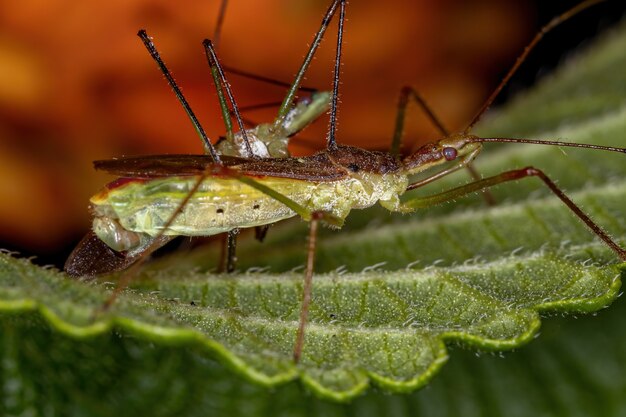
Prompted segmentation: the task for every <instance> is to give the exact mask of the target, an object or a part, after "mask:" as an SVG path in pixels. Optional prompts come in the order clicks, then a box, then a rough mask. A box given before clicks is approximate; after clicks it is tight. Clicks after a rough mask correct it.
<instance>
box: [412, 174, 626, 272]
mask: <svg viewBox="0 0 626 417" xmlns="http://www.w3.org/2000/svg"><path fill="white" fill-rule="evenodd" d="M529 177H538V178H539V179H541V180H542V181H543V183H544V184H545V185H546V186H547V187H548V188H549V189H550V191H552V193H554V194H555V195H556V196H557V197H558V198H559V199H560V200H561V201H562V202H563V203H564V204H565V205H566V206H567V207H568V208H569V209H570V210H571V211H572V212H573V213H574V214H575V215H576V216H577V217H578V218H579V219H580V220H582V221H583V223H585V224H586V225H587V227H588V228H589V229H591V231H592V232H593V233H594V234H595V235H596V236H598V237H599V238H600V239H601V240H602V241H603V242H604V243H605V244H606V245H607V246H608V247H609V248H611V250H613V252H615V253H616V254H617V256H619V258H620V259H622V260H623V261H626V250H624V249H623V248H622V247H620V245H619V244H617V243H616V242H615V241H614V240H613V239H612V238H611V237H610V236H609V235H608V233H607V232H605V231H604V230H603V229H602V228H601V227H600V226H599V225H598V224H596V223H595V222H594V221H593V220H591V218H590V217H589V216H587V214H585V212H583V211H582V210H581V209H580V207H578V206H577V205H576V203H574V202H573V201H572V200H571V199H570V198H569V197H568V196H567V195H566V194H565V193H564V192H563V191H562V190H561V189H560V188H559V187H558V186H557V185H556V184H555V183H554V181H552V180H551V179H550V178H549V177H548V176H547V175H546V174H545V173H544V172H543V171H541V170H540V169H537V168H534V167H526V168H522V169H516V170H512V171H505V172H502V173H500V174H498V175H494V176H492V177H488V178H484V179H482V180H480V181H475V182H472V183H469V184H466V185H463V186H460V187H457V188H453V189H452V190H448V191H444V192H442V193H439V194H434V195H431V196H425V197H416V198H413V199H411V200H408V201H406V202H404V203H403V206H404V207H406V208H409V209H417V208H423V207H430V206H434V205H437V204H440V203H444V202H446V201H450V200H453V199H455V198H458V197H462V196H465V195H467V194H470V193H473V192H476V191H480V190H483V189H485V188H488V187H492V186H494V185H497V184H501V183H504V182H509V181H516V180H519V179H522V178H529Z"/></svg>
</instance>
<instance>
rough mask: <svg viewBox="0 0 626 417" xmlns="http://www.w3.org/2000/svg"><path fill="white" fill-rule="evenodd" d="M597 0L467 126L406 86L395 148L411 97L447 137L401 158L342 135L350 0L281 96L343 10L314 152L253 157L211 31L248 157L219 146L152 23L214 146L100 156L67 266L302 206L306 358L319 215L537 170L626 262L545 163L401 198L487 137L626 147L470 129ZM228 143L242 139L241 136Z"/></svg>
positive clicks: (121, 264)
mask: <svg viewBox="0 0 626 417" xmlns="http://www.w3.org/2000/svg"><path fill="white" fill-rule="evenodd" d="M598 2H599V0H587V1H585V2H583V3H581V4H579V5H578V6H576V7H574V8H572V9H570V10H569V11H567V12H565V13H563V14H562V15H560V16H558V17H557V18H555V19H553V20H552V21H551V22H549V23H548V25H546V26H544V28H543V29H542V30H541V31H540V32H539V33H538V34H537V35H536V36H535V38H534V39H533V40H532V41H531V43H530V44H529V45H528V47H527V48H526V49H525V51H524V52H523V54H522V55H521V56H520V58H518V61H517V62H516V64H515V65H514V66H513V67H512V68H511V70H510V71H509V72H508V74H507V75H506V76H505V78H504V79H503V81H502V82H501V84H500V85H499V86H498V87H497V88H496V90H495V91H494V92H493V93H492V95H491V96H490V97H489V98H488V99H487V101H486V102H485V104H484V105H483V106H482V108H481V109H480V110H479V112H478V113H477V114H476V116H474V118H473V119H472V121H471V122H470V123H469V124H468V126H467V127H466V128H465V130H464V131H463V132H461V133H458V134H450V133H449V132H448V131H447V130H446V129H445V128H444V127H443V125H442V124H441V123H440V122H439V121H438V119H437V118H436V117H435V116H434V114H433V112H432V111H431V110H430V109H429V108H428V106H427V105H426V104H425V102H424V101H423V100H422V99H421V98H420V97H419V95H418V94H417V92H415V91H414V90H411V89H405V90H403V94H402V96H401V97H402V100H401V105H400V108H399V112H398V119H397V123H396V126H397V128H396V134H395V135H394V141H393V144H392V150H397V149H398V147H399V138H400V136H401V132H402V125H403V124H402V121H403V118H404V113H405V112H404V110H405V106H406V102H407V100H408V99H409V98H410V97H413V98H414V99H416V101H417V102H418V103H419V104H421V106H422V107H423V108H424V109H425V110H426V112H427V113H428V114H429V115H430V116H431V119H432V120H433V122H434V123H435V125H436V126H437V127H438V128H439V130H440V131H441V132H442V133H443V135H444V137H443V138H442V139H440V140H437V141H435V142H431V143H428V144H426V145H424V146H422V147H420V148H419V149H417V150H416V151H415V152H413V153H412V154H410V155H407V156H404V157H400V156H398V155H396V153H395V152H391V153H386V152H375V151H367V150H364V149H360V148H356V147H350V146H342V145H339V144H337V141H336V138H335V131H336V120H337V101H338V92H339V68H340V65H341V55H342V54H341V48H342V40H343V29H344V24H345V11H346V2H345V0H334V1H333V2H332V3H331V5H330V6H329V8H328V10H327V11H326V14H325V15H324V18H323V20H322V24H321V27H320V29H319V30H318V32H317V33H316V35H315V38H314V40H313V42H312V44H311V47H310V49H309V52H308V54H307V56H306V58H305V60H304V62H303V64H302V66H301V68H300V71H299V72H298V75H297V76H296V81H295V82H294V84H293V85H292V87H291V89H290V91H289V93H288V95H287V97H286V98H285V100H284V101H283V105H284V106H287V107H288V106H290V105H291V102H292V101H293V97H294V95H295V91H296V89H297V86H298V85H299V83H300V81H301V80H302V77H303V75H304V72H305V71H306V69H307V67H308V65H309V63H310V61H311V59H312V57H313V55H314V53H315V51H316V49H317V47H318V46H319V44H320V42H321V40H322V38H323V35H324V33H325V30H326V28H327V27H328V25H329V22H330V20H331V19H332V17H333V16H334V15H335V14H336V12H337V10H339V25H338V36H337V51H336V57H335V67H334V79H333V90H332V96H331V106H330V126H329V132H328V140H327V148H326V150H324V151H321V152H318V153H316V154H314V155H311V156H308V157H301V158H292V157H283V158H275V157H265V158H262V157H258V156H255V153H254V151H253V150H252V147H251V142H250V141H249V138H248V137H247V132H246V131H245V129H244V128H243V124H242V122H241V119H240V117H239V115H238V111H237V110H236V109H237V106H236V104H235V101H234V98H233V97H232V93H231V92H230V89H229V87H228V83H227V82H226V78H225V76H224V72H223V70H222V68H221V65H220V63H219V60H218V58H217V55H216V53H215V48H214V47H213V45H212V43H211V42H210V41H209V40H205V41H204V46H205V50H206V53H207V57H208V59H209V64H210V66H211V68H212V71H214V73H217V75H218V76H219V78H218V77H216V79H218V84H219V85H221V87H222V88H224V91H225V92H226V94H227V95H228V98H229V101H230V102H231V104H232V106H233V110H234V113H235V114H236V116H237V119H238V123H239V125H240V128H241V143H242V144H243V147H241V148H238V149H240V150H241V152H243V150H244V149H245V152H247V154H246V155H245V157H242V156H241V155H240V156H229V155H225V154H220V153H218V152H217V151H216V149H215V147H214V146H213V145H212V144H211V142H210V141H209V140H208V138H207V137H206V135H205V134H204V130H203V129H202V127H201V126H200V124H199V123H198V122H197V119H196V118H195V115H194V114H193V112H192V111H191V109H190V107H189V105H188V104H187V102H186V100H185V99H184V97H183V96H182V93H181V92H180V90H179V89H178V87H177V86H176V84H175V83H174V81H173V79H172V77H171V75H170V74H169V71H168V70H167V68H166V67H165V65H164V64H163V62H162V61H161V60H160V57H159V56H158V53H157V52H156V49H155V48H154V45H153V44H152V42H151V41H150V39H149V38H148V36H147V35H146V33H145V32H144V31H140V36H141V38H142V40H143V41H144V43H145V44H146V46H147V47H148V49H149V50H150V52H151V54H152V56H153V58H154V59H155V60H156V61H157V63H158V64H159V66H160V67H161V70H162V71H163V73H164V75H165V76H166V78H167V79H168V81H169V82H170V85H171V86H172V88H173V89H174V91H175V93H176V95H177V97H178V99H179V100H180V101H181V103H182V104H183V107H184V108H185V110H186V112H187V114H188V115H189V117H190V118H191V119H192V122H193V123H194V126H195V128H196V130H197V131H198V133H199V134H200V136H201V138H202V139H203V141H204V144H205V148H206V149H207V154H206V155H170V156H163V155H157V156H144V157H136V158H120V159H114V160H107V161H96V162H95V167H96V169H100V170H104V171H106V172H109V173H111V174H114V175H118V176H120V177H121V178H120V179H118V180H117V181H114V182H113V183H111V184H109V185H108V186H106V187H105V189H104V190H102V191H101V192H100V193H98V194H96V195H95V196H94V197H92V199H91V204H92V211H93V213H94V223H93V233H92V234H90V235H88V236H87V237H86V238H85V239H84V240H83V241H82V242H81V243H80V244H79V245H78V247H77V248H76V249H75V250H74V252H73V253H72V255H71V256H70V258H69V259H68V261H67V263H66V271H67V272H68V273H69V274H70V275H76V276H82V275H95V274H100V273H107V272H111V271H115V270H121V269H125V268H127V267H128V266H130V265H131V264H133V263H135V262H136V261H138V262H137V263H141V262H142V261H143V260H144V259H146V256H147V255H148V254H149V253H151V252H152V251H153V250H155V249H156V248H158V247H159V246H161V245H163V244H164V243H165V242H167V241H168V240H170V239H171V238H172V237H173V236H179V235H183V236H199V235H213V234H217V233H223V232H229V231H232V230H233V229H236V228H245V227H255V226H262V225H267V224H270V223H274V222H277V221H280V220H283V219H286V218H289V217H293V216H296V215H299V216H300V217H301V218H303V219H304V220H306V221H309V222H310V231H309V243H308V258H307V263H306V271H305V283H304V289H303V300H302V306H301V314H300V321H299V326H298V331H297V334H296V341H295V346H294V354H293V356H294V360H295V361H298V359H299V358H300V355H301V353H302V347H303V344H304V330H305V325H306V322H307V316H308V306H309V302H310V297H311V282H312V277H313V260H314V254H315V246H316V236H317V229H318V225H319V222H320V221H323V222H325V223H327V224H329V225H331V226H335V227H341V225H342V223H343V221H344V219H345V218H346V217H347V215H348V214H349V212H350V211H351V210H352V209H355V208H366V207H370V206H372V205H374V204H375V203H377V202H378V203H380V204H381V205H382V206H384V207H385V208H387V209H389V210H392V211H400V212H412V211H414V210H415V209H417V208H422V207H428V206H432V205H435V204H439V203H442V202H445V201H449V200H451V199H454V198H458V197H461V196H464V195H467V194H470V193H473V192H476V191H480V190H483V189H486V188H488V187H491V186H494V185H497V184H500V183H504V182H508V181H514V180H519V179H522V178H526V177H532V176H535V177H538V178H539V179H541V180H542V181H543V183H544V184H545V185H546V186H547V187H548V188H549V189H550V191H551V192H552V193H554V194H555V195H556V196H557V197H558V198H559V199H560V200H561V201H562V202H563V203H564V204H566V205H567V207H568V208H569V209H570V210H571V211H572V212H573V214H574V215H576V216H577V217H578V218H580V219H581V220H582V221H583V222H584V223H585V224H586V225H587V226H588V227H589V229H590V230H591V231H592V232H593V233H594V234H595V235H596V236H597V237H599V238H600V239H601V240H602V241H603V242H604V243H605V244H606V245H607V246H608V247H609V248H610V249H612V250H613V251H614V252H615V253H616V254H617V255H618V257H619V258H620V259H622V260H626V250H624V249H623V248H621V247H620V246H619V245H618V244H617V243H616V242H615V241H614V240H613V239H612V238H611V237H610V236H609V235H608V234H607V233H606V232H605V231H604V230H603V229H602V228H601V227H600V226H598V225H597V224H596V223H595V222H594V221H593V220H591V219H590V218H589V217H588V216H587V215H586V214H585V213H584V212H583V211H582V210H581V209H580V208H579V207H578V206H577V205H576V204H575V203H574V202H573V201H572V200H570V199H569V198H568V197H567V196H566V195H565V194H564V193H563V192H562V191H561V190H560V188H558V186H557V185H556V184H555V183H554V182H553V181H552V180H551V179H550V178H548V177H547V176H546V175H545V174H544V173H543V171H541V170H539V169H537V168H534V167H526V168H522V169H515V170H510V171H505V172H502V173H500V174H498V175H495V176H492V177H487V178H484V179H480V180H477V181H474V182H471V183H469V184H466V185H463V186H460V187H457V188H454V189H451V190H448V191H444V192H442V193H439V194H435V195H431V196H426V197H422V196H419V197H413V198H411V199H409V200H406V201H404V202H401V201H400V199H399V197H400V196H401V195H402V194H404V193H405V192H406V191H408V190H412V189H415V188H419V187H421V186H423V185H426V184H429V183H431V182H433V181H435V180H437V179H439V178H441V177H443V176H446V175H448V174H450V173H452V172H455V171H457V170H459V169H461V168H464V167H467V166H468V164H469V163H470V162H471V161H472V160H473V159H474V158H475V157H476V156H477V155H478V153H479V152H480V150H481V147H482V143H484V142H512V143H533V144H544V145H552V146H564V147H565V146H569V147H578V148H590V149H597V150H607V151H614V152H621V153H626V149H624V148H617V147H605V146H596V145H589V144H579V143H568V142H560V141H540V140H531V139H516V138H480V137H477V136H475V135H472V134H470V133H469V131H470V130H471V128H472V127H473V126H474V125H475V124H476V123H477V122H478V120H479V119H480V117H481V116H482V114H483V113H484V112H485V111H486V109H487V108H488V107H489V106H490V104H491V103H492V102H493V99H494V98H495V96H496V95H497V94H498V93H499V91H500V90H501V88H502V86H503V85H504V84H506V82H507V81H508V80H509V78H510V77H511V76H512V75H513V74H514V73H515V71H516V70H517V68H518V67H519V65H520V63H521V62H522V61H523V60H524V59H525V57H526V56H527V55H528V53H529V52H530V50H531V49H532V48H533V47H534V46H535V44H536V43H537V42H538V41H539V40H540V39H541V38H542V37H543V36H544V34H545V33H546V32H548V31H549V30H551V29H552V28H553V27H555V26H557V25H558V24H559V23H561V22H562V21H564V20H567V19H568V18H570V17H571V16H573V15H574V14H576V13H578V12H580V11H581V10H584V9H585V8H587V7H589V6H591V5H593V4H595V3H598ZM219 88H220V87H218V90H219ZM285 103H286V104H285ZM281 109H283V106H281ZM231 143H235V144H236V142H233V141H232V140H231ZM436 166H442V168H441V170H440V171H438V172H436V173H434V174H432V175H429V176H427V177H426V178H424V179H422V180H419V181H417V182H413V183H411V182H410V177H411V176H412V175H414V174H419V173H423V172H425V171H427V170H429V169H431V168H434V167H436ZM130 277H131V274H130V273H128V274H127V275H125V276H124V278H123V279H122V281H121V282H120V284H119V286H118V288H117V289H116V291H114V293H113V295H112V297H111V298H110V299H109V301H108V302H107V303H106V305H105V306H109V305H110V304H111V303H112V301H113V300H114V298H115V296H116V294H117V293H119V291H121V289H123V288H124V286H125V285H126V284H127V283H128V281H129V280H130Z"/></svg>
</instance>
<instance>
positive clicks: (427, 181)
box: [406, 149, 480, 191]
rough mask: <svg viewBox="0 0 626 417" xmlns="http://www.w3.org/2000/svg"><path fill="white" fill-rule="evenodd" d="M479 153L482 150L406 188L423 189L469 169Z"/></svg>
mask: <svg viewBox="0 0 626 417" xmlns="http://www.w3.org/2000/svg"><path fill="white" fill-rule="evenodd" d="M479 152H480V149H476V150H475V151H474V152H472V153H470V154H467V155H466V156H464V157H463V158H462V159H461V160H460V161H459V162H457V163H456V164H454V165H453V166H451V167H449V168H447V169H444V170H443V171H441V172H438V173H436V174H433V175H431V176H429V177H426V178H424V179H423V180H420V181H416V182H414V183H411V184H409V186H408V187H406V189H407V191H409V190H414V189H416V188H419V187H423V186H424V185H426V184H430V183H431V182H433V181H436V180H438V179H439V178H442V177H445V176H446V175H448V174H452V173H453V172H456V171H458V170H459V169H461V168H467V167H468V166H469V164H470V162H471V161H472V160H473V159H474V158H475V157H476V155H477V154H478V153H479ZM478 181H480V179H479V180H478Z"/></svg>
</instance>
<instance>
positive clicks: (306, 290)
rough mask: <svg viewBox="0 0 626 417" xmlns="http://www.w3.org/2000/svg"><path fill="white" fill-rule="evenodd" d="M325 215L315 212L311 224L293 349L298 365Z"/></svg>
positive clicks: (294, 359) (294, 358)
mask: <svg viewBox="0 0 626 417" xmlns="http://www.w3.org/2000/svg"><path fill="white" fill-rule="evenodd" d="M322 217H323V213H321V212H314V213H312V216H311V222H310V223H309V242H308V249H307V258H306V270H305V273H304V286H303V287H302V305H301V306H300V321H299V323H298V332H297V333H296V343H295V344H294V347H293V361H294V362H295V363H298V362H299V361H300V356H301V355H302V348H303V346H304V330H305V327H306V323H307V321H308V318H309V305H310V304H311V287H312V284H313V264H314V263H315V247H316V246H317V228H318V223H319V221H320V219H321V218H322Z"/></svg>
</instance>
